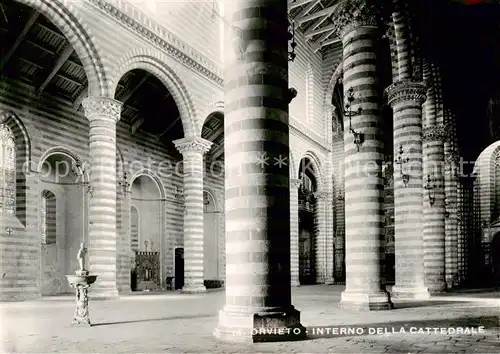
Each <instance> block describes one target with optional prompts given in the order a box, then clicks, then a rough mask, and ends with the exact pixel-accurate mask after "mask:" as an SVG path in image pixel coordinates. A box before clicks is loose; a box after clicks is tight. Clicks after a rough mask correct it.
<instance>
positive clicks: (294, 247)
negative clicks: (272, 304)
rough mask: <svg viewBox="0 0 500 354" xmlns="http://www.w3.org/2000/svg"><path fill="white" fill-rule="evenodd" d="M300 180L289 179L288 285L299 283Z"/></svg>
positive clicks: (298, 284)
mask: <svg viewBox="0 0 500 354" xmlns="http://www.w3.org/2000/svg"><path fill="white" fill-rule="evenodd" d="M300 183H301V181H300V179H298V178H292V179H290V284H291V285H292V286H300V282H299V187H300Z"/></svg>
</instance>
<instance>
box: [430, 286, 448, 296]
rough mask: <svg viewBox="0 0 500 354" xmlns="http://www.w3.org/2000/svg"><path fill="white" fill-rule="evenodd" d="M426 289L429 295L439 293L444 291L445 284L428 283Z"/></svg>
mask: <svg viewBox="0 0 500 354" xmlns="http://www.w3.org/2000/svg"><path fill="white" fill-rule="evenodd" d="M427 289H428V290H429V293H430V294H431V295H439V294H443V293H445V292H446V284H444V283H443V284H428V285H427Z"/></svg>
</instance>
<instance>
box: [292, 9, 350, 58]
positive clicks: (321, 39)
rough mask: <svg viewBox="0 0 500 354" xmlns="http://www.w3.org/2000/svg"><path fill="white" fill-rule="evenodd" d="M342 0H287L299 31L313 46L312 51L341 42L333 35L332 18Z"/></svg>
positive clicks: (337, 44)
mask: <svg viewBox="0 0 500 354" xmlns="http://www.w3.org/2000/svg"><path fill="white" fill-rule="evenodd" d="M342 1H343V0H288V11H289V15H290V17H291V18H292V19H293V20H294V22H295V24H296V25H295V26H296V27H295V28H296V30H299V31H301V32H302V33H303V34H304V36H305V38H306V40H307V41H308V42H310V43H311V44H312V45H313V47H314V52H317V51H319V50H321V49H322V48H326V47H329V46H339V45H342V42H341V40H340V38H338V36H336V35H335V24H334V20H333V18H332V15H333V14H334V12H335V10H336V8H337V6H338V5H339V3H341V2H342Z"/></svg>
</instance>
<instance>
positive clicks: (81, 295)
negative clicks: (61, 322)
mask: <svg viewBox="0 0 500 354" xmlns="http://www.w3.org/2000/svg"><path fill="white" fill-rule="evenodd" d="M66 278H67V279H68V282H69V284H70V285H71V287H73V288H75V290H76V298H75V300H76V308H75V315H74V316H73V321H72V322H71V324H72V325H75V326H91V325H92V324H91V321H90V315H89V297H88V289H89V287H90V285H92V284H93V283H94V282H95V281H96V279H97V275H89V272H88V271H85V270H84V271H76V275H66Z"/></svg>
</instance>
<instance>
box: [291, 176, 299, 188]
mask: <svg viewBox="0 0 500 354" xmlns="http://www.w3.org/2000/svg"><path fill="white" fill-rule="evenodd" d="M301 184H302V181H301V180H300V179H298V178H290V188H295V189H298V188H299V187H300V185H301Z"/></svg>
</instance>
